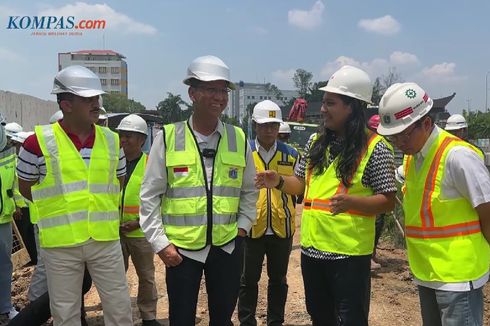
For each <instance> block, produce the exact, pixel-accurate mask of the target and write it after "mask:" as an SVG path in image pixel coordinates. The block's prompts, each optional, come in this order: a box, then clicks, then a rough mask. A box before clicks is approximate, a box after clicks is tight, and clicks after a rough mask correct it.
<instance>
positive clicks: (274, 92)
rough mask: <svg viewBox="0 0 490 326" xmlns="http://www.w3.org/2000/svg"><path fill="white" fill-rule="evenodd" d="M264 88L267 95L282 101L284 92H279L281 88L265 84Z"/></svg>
mask: <svg viewBox="0 0 490 326" xmlns="http://www.w3.org/2000/svg"><path fill="white" fill-rule="evenodd" d="M264 88H265V93H266V94H267V95H271V96H273V97H274V98H275V99H276V100H279V99H281V97H282V92H281V91H280V90H279V88H278V87H277V86H276V85H274V84H271V83H267V84H265V86H264Z"/></svg>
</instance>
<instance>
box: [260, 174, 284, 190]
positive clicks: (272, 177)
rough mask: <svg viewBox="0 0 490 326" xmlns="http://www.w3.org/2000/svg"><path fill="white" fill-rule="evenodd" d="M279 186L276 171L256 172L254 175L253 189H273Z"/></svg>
mask: <svg viewBox="0 0 490 326" xmlns="http://www.w3.org/2000/svg"><path fill="white" fill-rule="evenodd" d="M278 184H279V174H278V173H277V172H276V171H272V170H267V171H263V172H257V174H256V175H255V187H256V188H257V189H261V188H269V189H271V188H274V187H275V186H277V185H278Z"/></svg>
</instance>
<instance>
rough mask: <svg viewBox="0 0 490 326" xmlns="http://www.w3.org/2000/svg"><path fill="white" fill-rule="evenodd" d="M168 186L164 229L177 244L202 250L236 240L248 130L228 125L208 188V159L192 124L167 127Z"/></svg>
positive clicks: (162, 208) (164, 196) (226, 125)
mask: <svg viewBox="0 0 490 326" xmlns="http://www.w3.org/2000/svg"><path fill="white" fill-rule="evenodd" d="M164 133H165V145H166V153H165V155H166V165H167V167H166V168H167V178H168V182H167V183H168V186H167V191H166V193H165V194H164V195H163V199H162V205H161V214H162V219H163V224H164V227H165V233H166V235H167V237H168V238H169V240H170V241H171V242H172V243H173V244H174V245H176V246H177V247H180V248H184V249H188V250H200V249H202V248H204V247H205V246H206V245H208V244H212V245H214V246H222V245H224V244H227V243H228V242H231V241H232V240H233V239H235V237H236V235H237V233H238V229H237V212H238V207H239V202H240V192H241V187H242V180H243V172H244V169H245V162H246V160H245V155H246V140H245V134H244V133H243V131H242V130H241V129H240V128H238V127H234V126H232V125H228V124H224V133H223V135H221V138H220V141H219V142H218V148H217V151H216V156H215V158H214V167H213V176H212V184H211V185H210V186H209V189H208V187H207V183H208V182H207V179H206V174H205V172H204V161H203V158H202V157H201V152H200V150H199V147H198V144H197V142H196V140H195V137H194V134H193V133H192V131H191V129H190V127H189V125H188V123H186V122H178V123H174V124H168V125H165V126H164Z"/></svg>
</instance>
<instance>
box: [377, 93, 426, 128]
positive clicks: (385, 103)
mask: <svg viewBox="0 0 490 326" xmlns="http://www.w3.org/2000/svg"><path fill="white" fill-rule="evenodd" d="M433 103H434V102H433V101H432V99H431V98H430V97H429V95H427V93H426V92H425V91H424V90H423V89H422V88H421V87H420V86H419V85H417V84H415V83H396V84H393V85H391V86H390V87H389V88H388V89H387V90H386V92H385V94H384V95H383V97H382V98H381V100H380V101H379V115H380V117H381V121H380V123H379V126H378V129H377V132H378V133H379V134H380V135H385V136H390V135H395V134H398V133H400V132H402V131H403V130H405V129H406V128H408V127H409V126H410V125H412V124H413V123H414V122H416V121H418V120H419V119H420V118H422V117H423V116H424V115H426V114H427V113H428V112H429V111H430V109H431V108H432V105H433Z"/></svg>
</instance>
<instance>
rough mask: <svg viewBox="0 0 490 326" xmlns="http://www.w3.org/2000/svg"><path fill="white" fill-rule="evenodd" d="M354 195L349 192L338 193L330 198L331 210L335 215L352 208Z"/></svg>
mask: <svg viewBox="0 0 490 326" xmlns="http://www.w3.org/2000/svg"><path fill="white" fill-rule="evenodd" d="M351 204H352V197H351V196H349V195H347V194H337V195H335V196H333V197H332V198H330V211H331V212H332V213H333V214H334V215H335V214H339V213H343V212H346V211H348V210H349V209H351Z"/></svg>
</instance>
